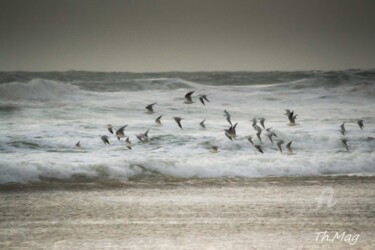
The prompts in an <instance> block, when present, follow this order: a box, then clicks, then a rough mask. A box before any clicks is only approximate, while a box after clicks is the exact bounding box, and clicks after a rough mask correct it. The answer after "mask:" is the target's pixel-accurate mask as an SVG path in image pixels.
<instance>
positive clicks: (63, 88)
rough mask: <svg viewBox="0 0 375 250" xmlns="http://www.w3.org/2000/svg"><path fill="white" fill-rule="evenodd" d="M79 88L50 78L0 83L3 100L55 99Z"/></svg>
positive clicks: (0, 95) (0, 96)
mask: <svg viewBox="0 0 375 250" xmlns="http://www.w3.org/2000/svg"><path fill="white" fill-rule="evenodd" d="M77 90H79V88H78V87H77V86H73V85H70V84H67V83H62V82H56V81H52V80H44V79H33V80H31V81H30V82H26V83H23V82H11V83H3V84H0V98H1V99H3V100H20V101H22V100H40V101H48V100H56V99H59V98H61V97H64V96H66V95H69V94H72V93H74V92H76V91H77Z"/></svg>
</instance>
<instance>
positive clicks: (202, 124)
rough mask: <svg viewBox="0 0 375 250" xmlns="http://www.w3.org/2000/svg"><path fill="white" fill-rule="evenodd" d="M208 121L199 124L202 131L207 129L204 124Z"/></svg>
mask: <svg viewBox="0 0 375 250" xmlns="http://www.w3.org/2000/svg"><path fill="white" fill-rule="evenodd" d="M205 121H206V120H203V121H201V122H200V123H199V125H200V126H201V128H202V129H206V125H204V122H205Z"/></svg>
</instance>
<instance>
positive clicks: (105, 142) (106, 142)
mask: <svg viewBox="0 0 375 250" xmlns="http://www.w3.org/2000/svg"><path fill="white" fill-rule="evenodd" d="M100 138H101V139H102V141H103V142H104V145H106V144H108V145H109V144H110V143H109V141H108V136H107V135H101V136H100Z"/></svg>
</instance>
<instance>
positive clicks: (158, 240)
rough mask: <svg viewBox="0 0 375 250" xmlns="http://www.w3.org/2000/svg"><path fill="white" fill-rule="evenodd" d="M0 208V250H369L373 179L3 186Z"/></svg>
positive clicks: (374, 224)
mask: <svg viewBox="0 0 375 250" xmlns="http://www.w3.org/2000/svg"><path fill="white" fill-rule="evenodd" d="M0 201H1V202H0V215H1V218H0V248H1V249H348V248H350V249H373V247H374V245H375V177H308V178H302V177H300V178H297V177H296V178H293V177H288V178H281V177H280V178H261V179H237V178H228V179H211V180H210V181H208V180H207V179H204V180H203V179H185V180H179V181H168V180H147V181H138V180H135V181H133V182H132V181H129V182H128V183H126V184H118V185H114V186H112V187H111V188H108V185H107V186H106V188H103V187H102V186H101V184H92V183H90V184H89V183H83V184H77V183H75V184H72V185H68V184H56V185H51V184H49V185H48V188H44V187H43V186H42V185H41V184H36V185H27V186H23V185H8V186H1V187H0ZM319 204H320V207H319ZM319 232H321V234H319V235H318V233H319ZM323 232H325V234H324V235H325V237H326V238H325V239H323ZM336 233H338V235H337V236H338V237H336V238H335V237H334V236H335V234H336ZM343 233H344V234H343ZM355 235H358V236H357V237H356V238H355V237H354V236H355ZM318 236H319V237H318ZM341 236H342V237H341ZM340 237H341V238H340ZM327 238H328V239H327Z"/></svg>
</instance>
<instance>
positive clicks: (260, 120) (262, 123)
mask: <svg viewBox="0 0 375 250" xmlns="http://www.w3.org/2000/svg"><path fill="white" fill-rule="evenodd" d="M265 121H266V119H264V118H259V123H260V125H262V127H263V128H264V129H265V127H264V122H265Z"/></svg>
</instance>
